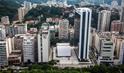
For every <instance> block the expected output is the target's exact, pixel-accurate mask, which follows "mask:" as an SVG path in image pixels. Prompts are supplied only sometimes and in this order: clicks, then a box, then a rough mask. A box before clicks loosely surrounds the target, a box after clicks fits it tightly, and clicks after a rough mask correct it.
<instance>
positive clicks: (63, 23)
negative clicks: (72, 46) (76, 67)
mask: <svg viewBox="0 0 124 73" xmlns="http://www.w3.org/2000/svg"><path fill="white" fill-rule="evenodd" d="M68 29H69V21H68V20H67V19H63V20H60V21H59V39H68V36H69V35H68V34H69V33H68V31H69V30H68Z"/></svg>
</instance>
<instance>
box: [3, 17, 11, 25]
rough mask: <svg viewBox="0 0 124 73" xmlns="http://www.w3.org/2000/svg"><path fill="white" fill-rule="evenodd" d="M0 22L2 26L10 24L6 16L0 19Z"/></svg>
mask: <svg viewBox="0 0 124 73" xmlns="http://www.w3.org/2000/svg"><path fill="white" fill-rule="evenodd" d="M1 22H2V24H5V25H8V24H10V21H9V17H8V16H4V17H2V18H1Z"/></svg>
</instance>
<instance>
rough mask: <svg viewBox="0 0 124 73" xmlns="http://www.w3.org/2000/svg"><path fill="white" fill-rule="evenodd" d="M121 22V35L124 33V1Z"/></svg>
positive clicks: (123, 1)
mask: <svg viewBox="0 0 124 73" xmlns="http://www.w3.org/2000/svg"><path fill="white" fill-rule="evenodd" d="M120 21H121V33H124V0H122V2H121V16H120Z"/></svg>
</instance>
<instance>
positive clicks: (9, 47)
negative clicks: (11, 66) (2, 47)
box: [6, 37, 14, 57]
mask: <svg viewBox="0 0 124 73" xmlns="http://www.w3.org/2000/svg"><path fill="white" fill-rule="evenodd" d="M6 49H7V57H9V55H10V54H11V53H12V50H13V49H14V38H10V37H8V38H6Z"/></svg>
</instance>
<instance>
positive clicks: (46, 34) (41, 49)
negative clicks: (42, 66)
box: [38, 29, 50, 62]
mask: <svg viewBox="0 0 124 73" xmlns="http://www.w3.org/2000/svg"><path fill="white" fill-rule="evenodd" d="M49 52H50V31H49V30H47V29H43V30H41V31H40V32H39V34H38V62H48V61H49Z"/></svg>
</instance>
